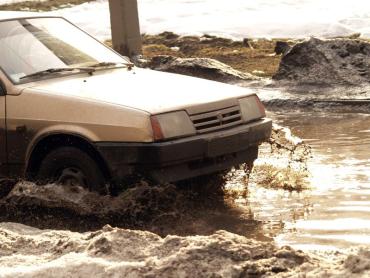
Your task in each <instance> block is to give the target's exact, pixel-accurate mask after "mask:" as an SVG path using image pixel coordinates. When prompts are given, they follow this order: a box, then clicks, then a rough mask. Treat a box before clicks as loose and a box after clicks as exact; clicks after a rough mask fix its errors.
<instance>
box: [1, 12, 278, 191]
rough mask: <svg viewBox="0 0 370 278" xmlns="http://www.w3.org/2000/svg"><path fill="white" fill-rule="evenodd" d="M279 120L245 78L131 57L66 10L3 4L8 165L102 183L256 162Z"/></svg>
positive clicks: (164, 178)
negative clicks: (226, 79)
mask: <svg viewBox="0 0 370 278" xmlns="http://www.w3.org/2000/svg"><path fill="white" fill-rule="evenodd" d="M270 133H271V121H270V120H269V119H266V118H265V110H264V107H263V105H262V104H261V102H260V100H259V99H258V97H257V96H256V95H255V94H253V93H251V92H250V91H248V90H247V89H245V88H240V87H236V86H231V85H226V84H221V83H218V82H212V81H206V80H202V79H198V78H192V77H186V76H181V75H176V74H169V73H163V72H156V71H152V70H148V69H141V68H137V67H135V66H133V65H132V64H131V63H130V61H129V60H128V59H127V58H125V57H122V56H120V55H119V54H117V53H116V52H114V51H113V50H111V49H110V48H108V47H106V46H105V45H104V44H102V43H100V42H98V41H97V40H95V39H94V38H92V37H91V36H89V35H88V34H86V33H84V32H83V31H81V30H80V29H78V28H77V27H76V26H74V25H73V24H71V23H70V22H68V21H67V20H65V19H63V18H59V17H25V16H24V15H23V14H21V15H18V14H13V13H6V12H1V13H0V142H1V145H0V175H1V176H6V177H14V176H16V177H23V178H27V179H37V180H42V181H43V180H48V181H54V182H56V183H60V184H79V185H82V186H85V187H87V188H89V189H92V190H97V191H104V190H105V188H106V186H105V185H106V184H109V183H110V184H119V183H124V181H125V179H126V178H130V177H133V176H136V175H143V176H145V177H147V178H150V179H152V180H154V181H156V182H160V183H163V182H174V181H180V180H185V179H189V178H192V177H196V176H201V175H207V174H210V173H214V172H218V171H221V170H225V169H228V168H230V167H232V166H234V165H238V164H241V163H248V164H252V163H253V161H254V160H255V159H256V158H257V153H258V145H259V144H260V143H261V142H263V141H265V140H266V139H268V138H269V136H270Z"/></svg>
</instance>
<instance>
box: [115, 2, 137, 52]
mask: <svg viewBox="0 0 370 278" xmlns="http://www.w3.org/2000/svg"><path fill="white" fill-rule="evenodd" d="M109 10H110V22H111V28H112V44H113V48H114V49H115V50H116V51H117V52H119V53H120V54H122V55H125V56H128V57H134V56H137V55H141V54H142V50H141V46H142V43H141V34H140V25H139V12H138V7H137V0H109Z"/></svg>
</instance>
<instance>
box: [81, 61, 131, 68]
mask: <svg viewBox="0 0 370 278" xmlns="http://www.w3.org/2000/svg"><path fill="white" fill-rule="evenodd" d="M118 64H122V65H124V66H126V67H128V68H129V69H131V68H132V67H133V66H134V64H132V63H115V62H99V63H96V64H93V65H88V66H89V67H92V68H103V67H114V66H116V65H118Z"/></svg>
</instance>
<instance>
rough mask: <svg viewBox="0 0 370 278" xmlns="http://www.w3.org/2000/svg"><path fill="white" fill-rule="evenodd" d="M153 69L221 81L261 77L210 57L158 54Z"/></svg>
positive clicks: (152, 60)
mask: <svg viewBox="0 0 370 278" xmlns="http://www.w3.org/2000/svg"><path fill="white" fill-rule="evenodd" d="M145 66H148V67H149V68H151V69H154V70H159V71H166V72H172V73H179V74H184V75H190V76H196V77H200V78H204V79H209V80H215V81H220V82H236V81H258V80H261V78H259V77H257V76H254V75H252V74H249V73H245V72H241V71H238V70H235V69H233V68H232V67H230V66H228V65H226V64H224V63H221V62H219V61H217V60H215V59H210V58H178V57H173V56H156V57H153V58H152V59H151V60H150V61H149V63H148V64H146V65H145Z"/></svg>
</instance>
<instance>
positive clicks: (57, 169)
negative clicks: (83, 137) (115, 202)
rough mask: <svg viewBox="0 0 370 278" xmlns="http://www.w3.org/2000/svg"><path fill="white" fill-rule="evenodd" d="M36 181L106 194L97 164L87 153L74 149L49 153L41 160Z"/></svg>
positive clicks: (56, 150) (103, 179)
mask: <svg viewBox="0 0 370 278" xmlns="http://www.w3.org/2000/svg"><path fill="white" fill-rule="evenodd" d="M37 180H38V181H40V182H41V183H47V182H55V183H57V184H60V185H65V186H76V185H78V186H82V187H85V188H87V189H89V190H91V191H96V192H99V193H101V194H105V193H107V190H106V186H105V182H106V181H105V178H104V175H103V174H102V172H101V170H100V169H99V166H98V164H97V163H96V162H95V161H94V159H93V158H92V157H91V156H90V155H88V154H87V153H85V152H83V151H81V150H80V149H78V148H74V147H61V148H58V149H55V150H53V151H51V152H50V153H49V154H47V155H46V156H45V158H44V159H43V160H42V162H41V165H40V168H39V171H38V174H37Z"/></svg>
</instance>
